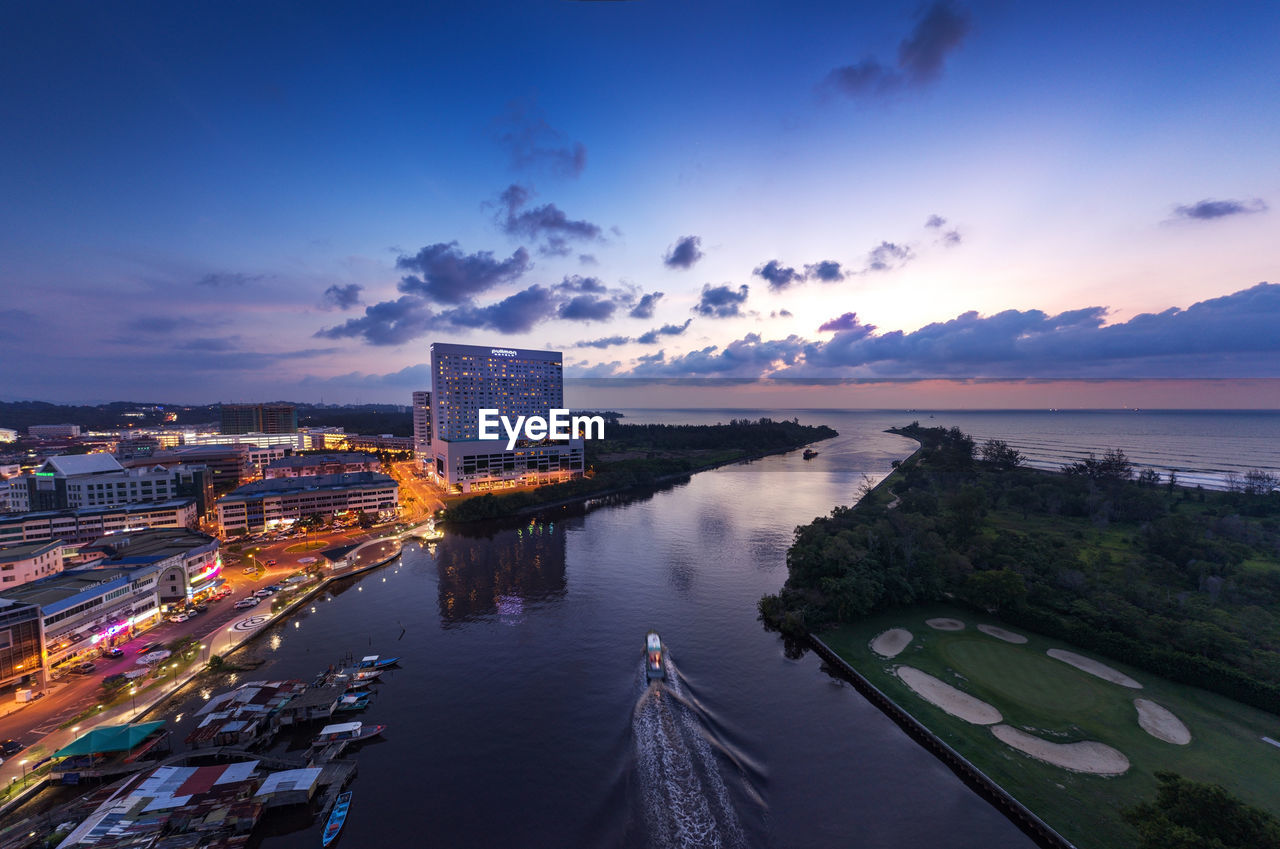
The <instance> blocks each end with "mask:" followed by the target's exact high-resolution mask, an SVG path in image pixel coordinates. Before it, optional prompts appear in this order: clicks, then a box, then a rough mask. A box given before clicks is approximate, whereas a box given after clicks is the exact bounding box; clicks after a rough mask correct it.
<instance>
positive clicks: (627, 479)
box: [443, 418, 836, 523]
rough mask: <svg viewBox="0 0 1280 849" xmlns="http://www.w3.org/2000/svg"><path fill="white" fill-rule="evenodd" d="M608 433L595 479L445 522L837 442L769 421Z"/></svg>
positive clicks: (474, 502) (473, 507)
mask: <svg viewBox="0 0 1280 849" xmlns="http://www.w3.org/2000/svg"><path fill="white" fill-rule="evenodd" d="M605 433H606V436H607V437H608V438H607V439H602V440H589V441H587V443H586V463H587V466H588V469H589V470H590V472H589V474H590V476H588V477H582V478H578V479H576V480H571V481H567V482H565V483H558V484H551V485H549V486H543V487H539V488H537V489H534V490H525V491H522V492H513V493H508V494H504V495H493V494H487V495H481V496H477V497H474V498H468V499H465V500H462V501H459V502H457V503H455V504H453V505H450V506H449V507H447V508H446V509H445V511H444V517H443V518H444V521H445V522H453V523H458V522H473V521H477V520H482V519H494V518H499V517H502V516H511V515H514V514H516V513H520V512H523V511H525V510H529V509H531V508H535V507H537V506H539V505H543V504H555V503H557V502H561V501H568V500H572V499H575V498H586V497H589V496H592V495H603V494H605V493H610V492H618V491H620V490H625V489H631V488H633V487H644V486H654V485H657V484H661V483H663V482H665V481H669V480H673V479H676V478H679V477H682V476H685V475H689V474H692V473H693V472H697V471H700V470H702V469H707V468H711V467H713V466H719V465H723V464H724V463H731V462H734V461H737V460H743V459H747V458H750V457H757V456H762V455H764V454H772V453H776V452H779V451H788V450H791V449H793V448H799V447H800V446H803V445H808V444H809V443H811V442H817V441H819V440H822V439H830V438H831V437H833V436H835V435H836V432H835V431H834V430H832V429H831V428H829V427H827V426H825V425H821V426H810V425H802V424H800V423H799V421H795V420H793V421H789V422H787V421H781V422H780V421H774V420H772V419H767V418H762V419H760V420H759V421H748V420H746V419H741V420H738V419H735V420H733V421H731V422H729V424H716V425H639V424H617V423H613V424H610V425H609V426H608V428H607V429H606V431H605Z"/></svg>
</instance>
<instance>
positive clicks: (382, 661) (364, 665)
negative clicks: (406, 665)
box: [356, 654, 400, 669]
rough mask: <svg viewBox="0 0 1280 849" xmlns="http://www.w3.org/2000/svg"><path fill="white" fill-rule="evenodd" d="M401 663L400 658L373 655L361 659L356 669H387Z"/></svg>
mask: <svg viewBox="0 0 1280 849" xmlns="http://www.w3.org/2000/svg"><path fill="white" fill-rule="evenodd" d="M399 662H400V658H398V657H381V656H379V655H376V654H371V655H368V656H367V657H362V658H360V662H359V663H357V664H356V669H386V668H387V667H388V666H395V665H396V664H397V663H399Z"/></svg>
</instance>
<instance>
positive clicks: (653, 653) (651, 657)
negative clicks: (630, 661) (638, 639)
mask: <svg viewBox="0 0 1280 849" xmlns="http://www.w3.org/2000/svg"><path fill="white" fill-rule="evenodd" d="M644 674H645V675H646V676H648V678H649V680H650V681H661V680H662V679H664V678H666V677H667V672H666V670H665V669H663V668H662V641H661V640H659V639H658V632H657V631H650V632H649V634H648V635H647V636H646V637H645V664H644Z"/></svg>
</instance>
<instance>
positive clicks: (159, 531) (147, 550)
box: [80, 528, 218, 563]
mask: <svg viewBox="0 0 1280 849" xmlns="http://www.w3.org/2000/svg"><path fill="white" fill-rule="evenodd" d="M217 544H218V540H217V539H216V538H214V537H211V536H209V535H208V534H202V533H200V532H199V531H193V530H191V529H190V528H151V529H147V530H142V531H124V532H122V533H118V534H110V535H108V536H105V537H102V538H101V539H97V540H94V541H93V542H92V543H91V544H89V545H86V546H83V547H82V548H81V549H80V553H81V554H98V553H100V554H103V555H105V556H106V558H107V560H106V561H105V562H107V563H113V562H125V561H126V560H128V561H132V562H142V560H143V559H149V560H163V559H165V558H166V557H172V556H173V555H175V554H185V553H187V552H188V551H191V550H192V549H193V548H200V547H201V546H207V545H213V546H214V547H216V546H217Z"/></svg>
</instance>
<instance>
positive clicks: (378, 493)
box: [218, 472, 400, 536]
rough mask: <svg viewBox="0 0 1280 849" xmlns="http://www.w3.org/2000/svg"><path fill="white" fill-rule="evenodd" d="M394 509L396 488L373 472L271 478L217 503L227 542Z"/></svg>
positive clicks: (221, 527) (220, 522)
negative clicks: (343, 514) (301, 522)
mask: <svg viewBox="0 0 1280 849" xmlns="http://www.w3.org/2000/svg"><path fill="white" fill-rule="evenodd" d="M399 503H400V485H399V484H397V483H396V482H395V480H393V479H392V478H390V477H389V476H387V475H383V474H379V473H377V472H353V473H350V474H342V475H318V476H315V477H306V478H273V479H271V480H264V481H258V482H256V483H251V484H246V485H245V486H242V487H240V488H239V489H237V490H236V491H235V492H232V493H231V494H229V495H226V496H224V497H222V498H221V499H219V500H218V527H219V529H220V530H221V533H222V534H223V535H224V536H229V535H235V534H243V533H253V532H255V531H259V530H262V529H263V528H268V527H273V526H275V525H278V524H281V523H290V522H293V521H295V520H297V519H301V518H303V517H304V516H310V515H312V514H320V515H333V514H334V513H337V512H340V511H343V510H353V511H362V512H365V513H369V514H371V515H372V514H377V513H383V514H386V513H391V514H393V515H394V512H395V510H396V507H397V506H398V505H399Z"/></svg>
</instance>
